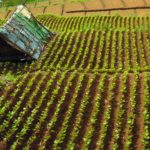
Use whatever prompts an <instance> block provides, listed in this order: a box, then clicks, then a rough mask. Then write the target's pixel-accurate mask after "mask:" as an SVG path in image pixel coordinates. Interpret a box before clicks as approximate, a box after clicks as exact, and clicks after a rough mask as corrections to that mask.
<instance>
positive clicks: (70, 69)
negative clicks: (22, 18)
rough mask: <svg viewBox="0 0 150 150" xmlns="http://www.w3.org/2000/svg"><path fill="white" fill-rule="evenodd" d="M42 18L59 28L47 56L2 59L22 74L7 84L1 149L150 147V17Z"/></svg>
mask: <svg viewBox="0 0 150 150" xmlns="http://www.w3.org/2000/svg"><path fill="white" fill-rule="evenodd" d="M38 19H39V20H40V21H41V22H42V23H43V24H44V25H45V26H47V27H48V28H49V29H50V30H52V31H55V32H56V33H57V35H56V36H55V37H54V39H53V40H52V41H51V42H50V43H49V44H48V46H47V48H46V50H45V51H44V52H43V54H42V56H41V58H40V59H39V60H38V61H33V62H26V63H25V62H24V63H23V62H22V63H20V62H16V63H15V62H1V63H0V73H1V74H3V75H5V74H8V73H10V74H13V75H14V76H15V77H16V81H14V82H12V84H9V85H7V86H6V87H4V88H3V89H1V90H0V141H1V142H0V148H1V147H3V149H19V150H20V149H25V150H30V149H35V150H36V149H39V150H43V149H54V150H58V149H70V150H72V149H83V150H85V149H89V150H91V149H95V150H99V149H108V150H109V149H115V150H116V149H118V150H120V149H138V150H143V149H145V150H148V149H149V147H150V66H149V65H150V31H149V23H150V18H149V17H120V16H111V17H110V16H93V17H92V16H89V17H56V16H52V15H41V16H38ZM4 147H5V148H4Z"/></svg>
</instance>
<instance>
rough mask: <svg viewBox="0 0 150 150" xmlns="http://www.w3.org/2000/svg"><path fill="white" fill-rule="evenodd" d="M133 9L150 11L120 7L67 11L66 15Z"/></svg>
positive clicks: (143, 7) (136, 7)
mask: <svg viewBox="0 0 150 150" xmlns="http://www.w3.org/2000/svg"><path fill="white" fill-rule="evenodd" d="M131 9H150V6H135V7H118V8H105V9H88V10H71V11H66V13H80V12H99V11H118V10H131Z"/></svg>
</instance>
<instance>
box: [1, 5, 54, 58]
mask: <svg viewBox="0 0 150 150" xmlns="http://www.w3.org/2000/svg"><path fill="white" fill-rule="evenodd" d="M53 36H54V34H53V33H52V32H50V31H49V30H48V29H46V28H45V27H44V26H43V25H42V24H41V23H40V22H38V21H37V20H36V19H35V18H34V16H33V15H32V14H31V13H30V11H29V10H28V9H27V8H26V7H25V6H23V5H20V6H18V8H17V10H16V11H15V12H14V14H13V15H12V17H11V18H10V19H9V20H8V21H7V22H6V24H4V26H2V27H1V28H0V59H15V58H16V59H18V58H19V59H36V60H37V59H38V58H39V57H40V55H41V52H42V51H43V50H44V49H45V47H46V45H47V43H48V42H49V41H50V40H51V39H52V38H53ZM11 47H12V49H11ZM12 51H13V52H12ZM15 51H18V52H16V56H15ZM3 54H4V56H3Z"/></svg>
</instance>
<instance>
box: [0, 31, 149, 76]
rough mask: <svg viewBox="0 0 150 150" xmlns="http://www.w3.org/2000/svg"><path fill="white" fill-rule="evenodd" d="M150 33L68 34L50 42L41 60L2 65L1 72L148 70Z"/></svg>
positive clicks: (97, 32) (98, 32)
mask: <svg viewBox="0 0 150 150" xmlns="http://www.w3.org/2000/svg"><path fill="white" fill-rule="evenodd" d="M149 36H150V33H149V32H129V31H128V32H127V31H117V30H114V31H107V32H105V31H87V32H68V33H63V34H60V35H57V36H55V37H54V39H53V40H52V41H50V43H49V45H48V47H47V49H46V50H45V51H44V52H43V53H42V56H41V58H40V59H39V60H38V61H33V62H32V63H12V62H5V63H4V62H1V63H0V70H1V73H3V74H5V73H7V72H9V71H10V72H11V71H12V72H17V73H20V72H22V71H24V72H26V71H27V72H28V71H34V70H40V69H41V70H52V69H59V70H74V69H77V70H85V71H93V70H95V71H99V70H108V71H109V70H113V71H122V70H140V69H143V70H146V69H150V68H149V65H150V41H149Z"/></svg>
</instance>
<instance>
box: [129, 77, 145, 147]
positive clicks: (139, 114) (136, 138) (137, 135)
mask: <svg viewBox="0 0 150 150" xmlns="http://www.w3.org/2000/svg"><path fill="white" fill-rule="evenodd" d="M136 93H137V95H136V106H135V110H134V113H135V114H136V115H135V121H134V125H133V133H132V134H133V136H132V137H133V138H132V145H131V147H132V149H137V150H141V149H143V144H142V140H143V132H144V131H143V129H144V118H143V111H144V85H143V76H142V75H139V80H138V83H137V92H136Z"/></svg>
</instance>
